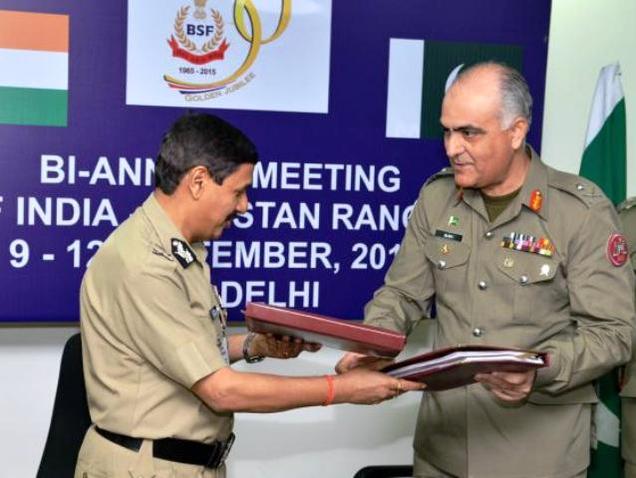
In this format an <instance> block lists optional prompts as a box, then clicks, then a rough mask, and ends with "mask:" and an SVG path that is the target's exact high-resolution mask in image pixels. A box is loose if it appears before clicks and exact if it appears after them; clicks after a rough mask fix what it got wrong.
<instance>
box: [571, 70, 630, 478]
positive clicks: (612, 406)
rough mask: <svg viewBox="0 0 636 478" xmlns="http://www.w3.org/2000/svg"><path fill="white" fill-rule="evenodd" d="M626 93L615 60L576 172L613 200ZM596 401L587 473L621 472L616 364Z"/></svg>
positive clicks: (622, 169) (603, 78) (601, 82)
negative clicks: (590, 456) (594, 432)
mask: <svg viewBox="0 0 636 478" xmlns="http://www.w3.org/2000/svg"><path fill="white" fill-rule="evenodd" d="M626 157H627V155H626V134H625V97H624V95H623V87H622V86H621V71H620V66H619V64H618V63H615V64H613V65H608V66H606V67H604V68H603V69H602V70H601V73H600V75H599V79H598V82H597V84H596V91H595V92H594V100H593V103H592V111H591V112H590V119H589V122H588V126H587V135H586V140H585V150H584V151H583V158H582V160H581V171H580V175H581V176H584V177H586V178H588V179H590V180H592V181H594V182H595V183H596V184H597V185H598V186H599V187H601V189H603V191H604V192H605V194H606V195H607V197H609V198H610V200H611V201H612V202H613V203H614V205H616V204H618V203H620V202H621V201H623V200H624V199H625V196H626V162H627V161H626ZM597 392H598V395H599V399H600V401H599V403H598V405H597V406H596V409H595V413H594V423H595V428H596V434H595V440H593V443H592V447H593V450H592V461H591V464H590V468H589V470H588V473H587V476H588V477H589V478H619V477H622V476H623V466H622V460H621V450H620V410H621V402H620V397H619V396H618V392H619V377H618V370H613V371H612V372H610V373H609V374H607V375H605V376H603V377H601V378H600V379H599V380H598V381H597Z"/></svg>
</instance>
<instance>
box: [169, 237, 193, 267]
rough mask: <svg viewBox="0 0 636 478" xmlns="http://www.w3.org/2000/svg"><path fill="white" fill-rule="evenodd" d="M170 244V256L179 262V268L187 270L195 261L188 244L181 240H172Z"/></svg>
mask: <svg viewBox="0 0 636 478" xmlns="http://www.w3.org/2000/svg"><path fill="white" fill-rule="evenodd" d="M170 244H171V245H172V255H173V256H174V257H175V258H176V259H177V260H178V261H179V264H181V267H183V268H184V269H187V268H188V266H189V265H190V264H192V263H193V262H194V261H195V258H194V252H193V251H192V249H190V246H188V243H187V242H185V241H182V240H181V239H176V238H172V239H170Z"/></svg>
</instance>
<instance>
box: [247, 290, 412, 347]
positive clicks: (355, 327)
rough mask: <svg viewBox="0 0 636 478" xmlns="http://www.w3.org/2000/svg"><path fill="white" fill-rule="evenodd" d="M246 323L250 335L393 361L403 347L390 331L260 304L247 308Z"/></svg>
mask: <svg viewBox="0 0 636 478" xmlns="http://www.w3.org/2000/svg"><path fill="white" fill-rule="evenodd" d="M245 323H246V324H247V328H248V329H249V330H250V331H252V332H257V333H261V334H267V333H272V334H274V335H279V336H280V335H287V336H290V337H294V338H301V339H303V340H304V341H305V342H314V343H319V344H322V345H325V346H328V347H331V348H336V349H339V350H347V351H350V352H358V353H363V354H366V355H373V356H378V357H395V356H396V355H397V354H399V353H400V351H401V350H402V349H403V348H404V345H405V343H406V336H405V335H404V334H400V333H398V332H394V331H392V330H387V329H381V328H379V327H373V326H370V325H364V324H356V323H354V322H351V321H347V320H341V319H336V318H334V317H327V316H325V315H319V314H312V313H309V312H303V311H300V310H294V309H287V308H284V307H275V306H273V305H268V304H264V303H260V302H250V303H248V304H247V307H246V310H245Z"/></svg>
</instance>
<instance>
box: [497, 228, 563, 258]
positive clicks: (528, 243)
mask: <svg viewBox="0 0 636 478" xmlns="http://www.w3.org/2000/svg"><path fill="white" fill-rule="evenodd" d="M501 247H505V248H506V249H514V250H516V251H524V252H532V253H534V254H539V255H541V256H545V257H552V255H553V254H554V244H552V242H550V239H548V238H547V237H535V236H532V235H530V234H519V233H517V232H511V233H510V234H507V235H505V236H504V238H503V239H502V241H501Z"/></svg>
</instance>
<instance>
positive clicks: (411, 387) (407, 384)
mask: <svg viewBox="0 0 636 478" xmlns="http://www.w3.org/2000/svg"><path fill="white" fill-rule="evenodd" d="M400 383H401V387H402V393H405V392H412V391H415V390H424V389H425V388H426V384H425V383H421V382H413V381H412V380H403V379H402V380H400Z"/></svg>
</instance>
